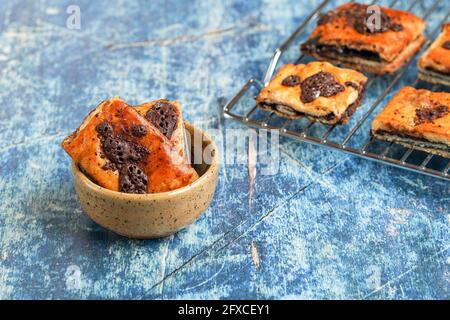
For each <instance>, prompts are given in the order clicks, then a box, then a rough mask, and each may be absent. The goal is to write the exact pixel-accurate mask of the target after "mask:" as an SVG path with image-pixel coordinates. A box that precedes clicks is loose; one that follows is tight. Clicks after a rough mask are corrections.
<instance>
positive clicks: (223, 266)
mask: <svg viewBox="0 0 450 320" xmlns="http://www.w3.org/2000/svg"><path fill="white" fill-rule="evenodd" d="M224 268H225V262H223V263H222V266H221V267H220V269H219V271H217V272H216V273H215V274H213V275H212V276H211V277H209V278H208V279H206V280H205V281H202V282H200V283H199V284H196V285H195V286H193V287H189V288H186V289H185V290H186V291H189V290H192V289H196V288H198V287H201V286H203V285H205V284H207V283H208V282H210V281H211V280H212V279H214V278H215V277H217V276H218V275H219V274H220V273H221V272H222V270H223V269H224Z"/></svg>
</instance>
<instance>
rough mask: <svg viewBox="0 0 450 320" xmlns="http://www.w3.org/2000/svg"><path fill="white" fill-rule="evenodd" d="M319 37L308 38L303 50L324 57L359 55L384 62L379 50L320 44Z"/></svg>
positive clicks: (366, 58)
mask: <svg viewBox="0 0 450 320" xmlns="http://www.w3.org/2000/svg"><path fill="white" fill-rule="evenodd" d="M318 40H319V38H314V39H311V40H308V41H307V42H305V43H304V44H302V48H301V49H302V51H304V52H306V53H310V54H311V53H317V54H318V55H320V56H322V57H328V58H339V57H341V56H343V55H345V56H350V57H358V58H362V59H364V60H370V61H375V62H382V61H383V59H382V58H381V57H380V55H379V54H378V52H375V51H370V50H356V49H351V48H348V47H346V46H335V45H325V44H318Z"/></svg>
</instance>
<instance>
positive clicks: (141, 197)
mask: <svg viewBox="0 0 450 320" xmlns="http://www.w3.org/2000/svg"><path fill="white" fill-rule="evenodd" d="M185 125H186V126H189V127H192V129H193V130H194V131H200V133H201V134H202V136H203V137H205V138H206V139H204V140H203V141H206V142H209V144H212V146H213V150H214V153H213V155H212V157H211V159H212V162H211V164H210V165H209V167H208V169H207V170H206V171H205V173H203V174H202V175H201V176H200V177H199V178H198V179H197V180H195V181H194V182H192V183H190V184H188V185H186V186H184V187H181V188H178V189H175V190H171V191H165V192H158V193H145V194H135V193H125V192H120V191H114V190H110V189H107V188H104V187H102V186H99V185H98V184H96V183H95V182H93V181H92V180H91V179H89V178H88V177H87V176H86V175H85V174H84V173H83V172H82V171H81V170H80V169H79V168H78V166H77V165H76V164H75V162H74V161H73V160H72V162H71V170H72V174H73V175H74V176H75V175H76V176H77V177H79V179H80V180H81V181H82V182H83V184H84V185H85V186H87V187H88V188H89V189H90V190H92V191H94V192H96V193H104V194H106V195H109V196H116V197H117V196H119V197H122V198H126V200H138V201H153V200H156V199H159V198H168V197H169V198H171V197H176V196H179V195H181V194H183V193H185V192H188V191H189V190H191V189H193V188H195V187H196V186H198V185H200V184H203V183H204V182H206V180H207V179H208V178H209V177H210V176H211V175H212V174H213V170H214V169H217V167H218V151H217V145H216V143H215V142H214V140H213V139H212V138H211V137H210V136H209V135H208V134H207V133H206V132H205V131H204V130H202V129H200V128H198V127H196V126H194V125H193V124H191V123H188V122H185ZM216 172H217V170H216ZM215 179H217V178H215Z"/></svg>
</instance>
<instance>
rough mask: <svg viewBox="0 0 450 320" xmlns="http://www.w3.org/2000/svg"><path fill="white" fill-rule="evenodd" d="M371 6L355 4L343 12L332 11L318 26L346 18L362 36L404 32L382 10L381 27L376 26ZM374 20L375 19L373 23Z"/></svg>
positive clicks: (348, 23) (400, 26)
mask: <svg viewBox="0 0 450 320" xmlns="http://www.w3.org/2000/svg"><path fill="white" fill-rule="evenodd" d="M368 8H369V6H368V5H364V4H359V3H354V4H353V5H352V6H350V7H348V8H346V9H344V10H341V11H330V12H328V13H326V14H324V15H322V16H321V17H320V19H319V21H318V23H317V24H318V25H323V24H326V23H329V22H332V21H334V20H336V19H338V18H344V19H345V22H346V24H347V25H349V26H351V27H353V28H354V29H355V30H356V31H357V32H358V33H361V34H375V33H382V32H387V31H394V32H400V31H402V30H403V27H402V25H400V24H398V23H395V22H394V21H393V20H392V19H391V17H390V16H389V15H388V14H386V12H384V11H383V10H381V9H380V17H379V22H380V24H379V26H377V25H376V22H377V18H376V17H375V15H376V14H377V13H376V12H372V11H368ZM372 18H375V19H373V21H372Z"/></svg>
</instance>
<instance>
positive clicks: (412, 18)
mask: <svg viewBox="0 0 450 320" xmlns="http://www.w3.org/2000/svg"><path fill="white" fill-rule="evenodd" d="M352 5H354V4H352V3H347V4H344V5H342V6H339V7H338V8H336V10H335V12H341V11H343V10H346V9H348V8H349V7H351V6H352ZM380 8H381V9H382V11H383V12H385V13H386V14H387V15H388V16H389V17H390V18H391V19H392V21H393V22H394V23H396V24H399V25H401V26H402V30H401V31H394V30H388V31H386V32H379V33H373V34H362V33H360V32H358V31H357V30H356V29H355V28H354V27H353V26H351V25H349V24H348V23H346V20H345V18H344V17H338V18H335V19H331V20H330V21H328V22H326V23H323V24H321V25H318V26H317V27H316V28H315V29H314V31H313V32H312V34H311V35H310V37H309V40H308V41H313V42H314V43H316V44H318V45H326V46H337V47H344V48H347V49H352V50H357V51H367V52H372V53H375V54H377V55H378V56H379V57H380V58H381V60H380V61H375V60H371V59H364V58H356V57H351V54H348V53H347V57H346V56H345V54H341V55H336V56H334V57H330V56H325V55H321V54H320V53H318V52H314V50H306V49H305V48H304V47H302V49H303V51H304V52H305V53H307V54H310V55H313V56H314V57H316V58H319V59H323V60H328V61H333V62H337V61H338V62H339V63H342V64H343V65H346V66H351V67H357V68H358V70H363V71H369V72H373V73H377V74H383V73H390V72H394V71H396V70H398V68H399V67H400V66H402V65H403V64H404V63H405V62H406V61H407V60H409V59H410V58H411V57H412V56H413V55H414V54H415V53H417V52H418V51H419V50H420V48H421V47H422V45H423V43H424V41H425V38H424V37H423V35H422V34H423V31H424V30H425V26H426V24H425V22H424V21H423V20H422V19H421V18H419V17H417V16H416V15H414V14H412V13H410V12H406V11H401V10H395V9H389V8H385V7H380ZM349 57H350V59H349Z"/></svg>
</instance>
